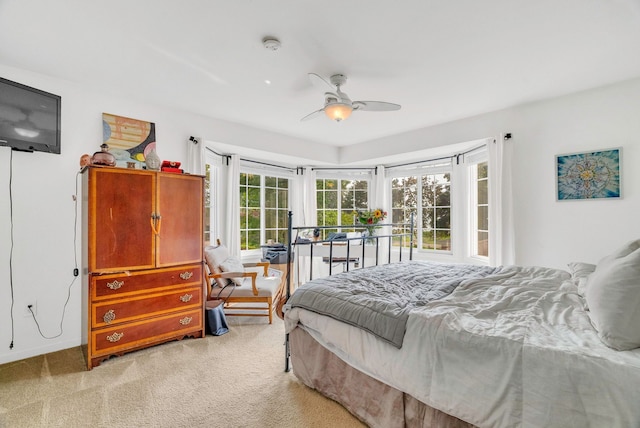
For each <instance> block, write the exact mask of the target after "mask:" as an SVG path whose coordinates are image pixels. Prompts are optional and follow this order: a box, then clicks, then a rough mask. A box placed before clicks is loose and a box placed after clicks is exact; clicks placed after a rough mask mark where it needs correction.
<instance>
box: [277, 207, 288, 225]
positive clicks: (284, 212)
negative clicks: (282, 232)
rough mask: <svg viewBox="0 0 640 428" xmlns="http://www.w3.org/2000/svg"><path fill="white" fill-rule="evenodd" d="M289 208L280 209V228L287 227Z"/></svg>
mask: <svg viewBox="0 0 640 428" xmlns="http://www.w3.org/2000/svg"><path fill="white" fill-rule="evenodd" d="M287 214H288V212H287V210H278V228H280V229H287V227H288V225H287Z"/></svg>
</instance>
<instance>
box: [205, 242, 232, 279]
mask: <svg viewBox="0 0 640 428" xmlns="http://www.w3.org/2000/svg"><path fill="white" fill-rule="evenodd" d="M204 258H205V260H206V262H207V266H208V267H209V272H211V273H221V272H222V270H221V269H220V265H221V264H222V263H224V261H225V260H227V259H228V258H229V250H228V249H227V247H225V246H224V245H218V246H215V247H214V246H212V245H210V246H208V247H205V249H204ZM216 283H217V284H218V287H224V286H225V285H227V284H228V283H229V280H228V279H227V278H216Z"/></svg>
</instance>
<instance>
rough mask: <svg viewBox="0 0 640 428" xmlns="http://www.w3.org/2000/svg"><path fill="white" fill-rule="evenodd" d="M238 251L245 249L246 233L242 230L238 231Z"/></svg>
mask: <svg viewBox="0 0 640 428" xmlns="http://www.w3.org/2000/svg"><path fill="white" fill-rule="evenodd" d="M240 249H241V250H246V249H247V232H246V231H244V230H241V231H240Z"/></svg>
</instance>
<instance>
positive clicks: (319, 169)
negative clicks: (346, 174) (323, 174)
mask: <svg viewBox="0 0 640 428" xmlns="http://www.w3.org/2000/svg"><path fill="white" fill-rule="evenodd" d="M372 169H375V167H360V168H349V167H334V168H330V167H321V168H311V170H312V171H340V170H349V171H358V170H365V171H366V170H368V171H371V170H372Z"/></svg>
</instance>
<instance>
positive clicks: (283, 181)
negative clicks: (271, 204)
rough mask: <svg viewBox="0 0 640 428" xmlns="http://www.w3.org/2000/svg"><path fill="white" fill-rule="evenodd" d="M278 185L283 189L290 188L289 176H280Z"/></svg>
mask: <svg viewBox="0 0 640 428" xmlns="http://www.w3.org/2000/svg"><path fill="white" fill-rule="evenodd" d="M278 187H279V188H281V189H288V188H289V179H288V178H278Z"/></svg>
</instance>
